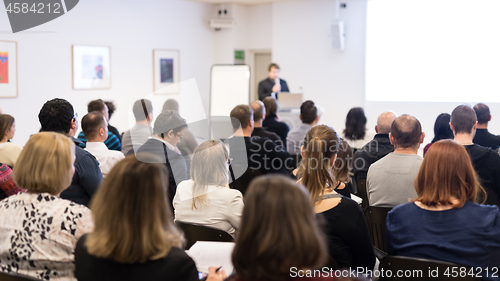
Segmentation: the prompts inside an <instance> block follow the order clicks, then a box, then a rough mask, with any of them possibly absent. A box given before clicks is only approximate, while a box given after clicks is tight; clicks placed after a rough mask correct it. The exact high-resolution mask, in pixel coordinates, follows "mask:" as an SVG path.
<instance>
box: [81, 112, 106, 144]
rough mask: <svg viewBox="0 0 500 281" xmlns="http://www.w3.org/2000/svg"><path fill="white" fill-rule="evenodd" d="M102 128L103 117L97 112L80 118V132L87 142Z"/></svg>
mask: <svg viewBox="0 0 500 281" xmlns="http://www.w3.org/2000/svg"><path fill="white" fill-rule="evenodd" d="M103 127H104V115H103V114H102V113H101V112H99V111H92V112H89V113H87V115H85V116H83V118H82V131H83V134H84V135H85V137H86V138H87V140H93V139H95V137H96V136H97V133H98V132H99V129H101V128H103Z"/></svg>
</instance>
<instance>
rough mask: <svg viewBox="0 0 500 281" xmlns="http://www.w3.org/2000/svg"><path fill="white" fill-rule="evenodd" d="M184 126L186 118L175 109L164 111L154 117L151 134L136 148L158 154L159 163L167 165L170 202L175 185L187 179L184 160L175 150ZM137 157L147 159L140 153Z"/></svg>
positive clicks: (138, 151)
mask: <svg viewBox="0 0 500 281" xmlns="http://www.w3.org/2000/svg"><path fill="white" fill-rule="evenodd" d="M186 127H187V125H186V120H184V119H183V118H182V117H181V116H180V115H179V113H177V111H173V110H167V111H164V112H162V113H161V114H160V115H158V117H157V118H156V121H155V125H154V129H153V136H152V137H150V138H149V139H148V141H146V142H145V143H144V144H143V145H142V146H141V147H140V148H139V150H137V154H142V153H150V154H154V155H158V156H160V163H164V164H165V165H166V166H167V169H168V172H169V183H168V187H169V189H170V195H169V196H170V201H169V202H170V203H171V202H172V200H173V199H174V195H175V192H176V190H177V185H178V184H179V183H180V182H181V181H183V180H186V179H188V175H187V166H186V161H185V160H184V157H182V155H180V154H179V153H177V152H176V151H175V149H176V146H177V144H178V143H179V142H180V140H181V139H182V134H183V132H184V129H185V128H186ZM137 157H138V159H139V160H141V161H148V159H141V158H140V155H137Z"/></svg>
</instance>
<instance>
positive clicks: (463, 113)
mask: <svg viewBox="0 0 500 281" xmlns="http://www.w3.org/2000/svg"><path fill="white" fill-rule="evenodd" d="M476 121H477V116H476V112H475V111H474V109H472V107H470V105H467V104H462V105H459V106H457V107H455V109H453V112H451V125H452V126H453V130H454V131H455V134H459V133H466V134H470V133H471V132H472V128H473V127H474V125H475V124H476Z"/></svg>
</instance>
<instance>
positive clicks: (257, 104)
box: [250, 100, 284, 148]
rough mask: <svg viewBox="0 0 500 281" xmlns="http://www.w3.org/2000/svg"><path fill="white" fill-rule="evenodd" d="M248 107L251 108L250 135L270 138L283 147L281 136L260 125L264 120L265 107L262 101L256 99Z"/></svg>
mask: <svg viewBox="0 0 500 281" xmlns="http://www.w3.org/2000/svg"><path fill="white" fill-rule="evenodd" d="M250 107H251V108H252V110H253V132H252V137H260V138H263V137H266V138H269V139H270V140H272V141H274V143H276V144H277V145H279V146H280V147H281V148H283V147H284V145H283V141H282V140H281V138H280V137H279V136H278V135H277V134H276V133H273V132H270V131H268V130H266V129H265V128H264V127H262V122H263V121H264V118H266V107H265V106H264V103H263V102H261V101H260V100H256V101H254V102H252V103H251V104H250Z"/></svg>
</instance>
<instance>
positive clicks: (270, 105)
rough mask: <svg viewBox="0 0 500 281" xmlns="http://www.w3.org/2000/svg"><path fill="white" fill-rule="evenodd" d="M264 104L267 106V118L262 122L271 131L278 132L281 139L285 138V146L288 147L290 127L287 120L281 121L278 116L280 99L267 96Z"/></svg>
mask: <svg viewBox="0 0 500 281" xmlns="http://www.w3.org/2000/svg"><path fill="white" fill-rule="evenodd" d="M263 102H264V106H265V107H266V118H265V119H264V121H263V122H262V125H263V126H264V127H265V128H266V129H267V130H268V131H270V132H273V133H276V134H277V135H278V136H279V137H280V138H281V140H283V147H284V148H285V151H286V150H287V148H286V137H287V136H288V132H289V131H290V128H289V127H288V125H287V124H286V123H285V122H281V121H279V118H278V101H277V100H276V99H275V98H272V97H266V98H265V99H264V101H263Z"/></svg>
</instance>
